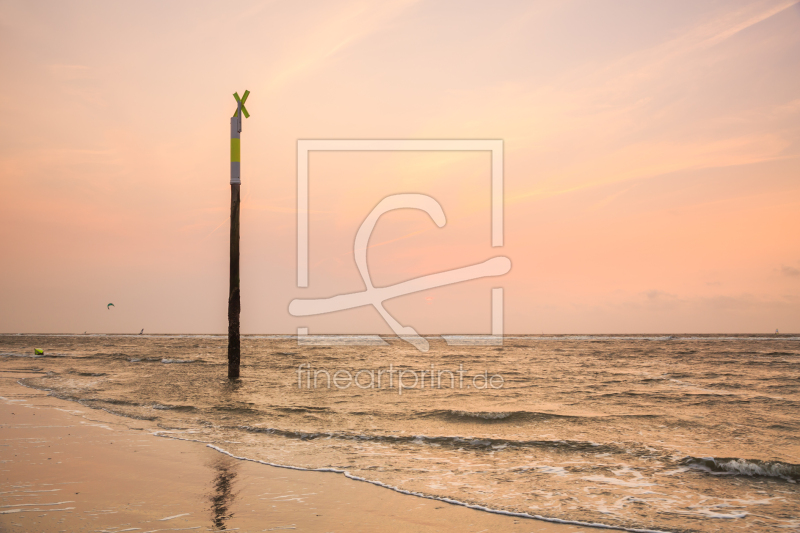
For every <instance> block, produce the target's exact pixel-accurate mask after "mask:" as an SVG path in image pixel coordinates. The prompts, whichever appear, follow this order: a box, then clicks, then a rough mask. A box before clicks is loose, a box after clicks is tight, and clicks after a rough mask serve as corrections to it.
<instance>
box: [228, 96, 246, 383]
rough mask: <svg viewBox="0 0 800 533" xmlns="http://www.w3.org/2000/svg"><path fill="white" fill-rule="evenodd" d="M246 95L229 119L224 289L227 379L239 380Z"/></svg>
mask: <svg viewBox="0 0 800 533" xmlns="http://www.w3.org/2000/svg"><path fill="white" fill-rule="evenodd" d="M249 94H250V91H245V92H244V95H243V96H242V98H241V100H240V99H239V94H238V93H233V97H234V98H236V112H235V113H234V114H233V117H231V241H230V264H231V270H230V278H229V280H228V281H229V289H228V378H229V379H234V378H238V377H239V363H240V361H241V356H242V349H241V339H240V337H239V314H240V313H241V310H242V301H241V293H240V291H239V207H240V203H241V194H240V190H239V189H240V187H241V186H242V179H241V167H240V163H241V149H240V141H241V138H240V135H241V133H242V114H244V116H245V117H249V116H250V114H249V113H248V112H247V109H245V107H244V102H245V100H247V97H248V95H249Z"/></svg>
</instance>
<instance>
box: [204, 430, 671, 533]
mask: <svg viewBox="0 0 800 533" xmlns="http://www.w3.org/2000/svg"><path fill="white" fill-rule="evenodd" d="M206 446H208V447H209V448H211V449H213V450H216V451H218V452H220V453H223V454H225V455H227V456H229V457H232V458H234V459H238V460H240V461H251V462H254V463H260V464H262V465H267V466H274V467H277V468H286V469H289V470H300V471H304V472H331V473H334V474H342V475H343V476H345V477H346V478H349V479H352V480H355V481H363V482H365V483H370V484H371V485H377V486H378V487H383V488H386V489H389V490H393V491H395V492H399V493H400V494H407V495H409V496H417V497H419V498H427V499H429V500H437V501H440V502H445V503H450V504H453V505H459V506H461V507H467V508H468V509H475V510H477V511H484V512H487V513H493V514H499V515H505V516H514V517H517V518H529V519H533V520H541V521H544V522H551V523H555V524H569V525H574V526H584V527H594V528H598V529H613V530H617V531H631V532H633V533H667V532H666V531H662V530H658V529H637V528H626V527H621V526H613V525H609V524H600V523H596V522H580V521H578V520H562V519H560V518H550V517H546V516H541V515H532V514H528V513H518V512H513V511H503V510H502V509H492V508H491V507H485V506H483V505H475V504H470V503H466V502H462V501H459V500H453V499H452V498H444V497H440V496H433V495H430V494H425V493H422V492H415V491H411V490H405V489H401V488H400V487H395V486H393V485H389V484H387V483H382V482H380V481H374V480H371V479H366V478H363V477H360V476H356V475H353V474H351V473H350V472H348V471H347V470H341V469H339V468H330V467H328V468H303V467H299V466H290V465H281V464H277V463H270V462H268V461H262V460H260V459H251V458H249V457H240V456H238V455H234V454H232V453H231V452H229V451H227V450H224V449H222V448H220V447H219V446H215V445H213V444H206Z"/></svg>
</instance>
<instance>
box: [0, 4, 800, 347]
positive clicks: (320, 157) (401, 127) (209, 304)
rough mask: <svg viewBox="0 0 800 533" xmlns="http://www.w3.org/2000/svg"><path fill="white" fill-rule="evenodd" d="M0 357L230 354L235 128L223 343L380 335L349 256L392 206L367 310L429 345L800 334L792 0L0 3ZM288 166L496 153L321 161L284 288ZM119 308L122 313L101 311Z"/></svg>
mask: <svg viewBox="0 0 800 533" xmlns="http://www.w3.org/2000/svg"><path fill="white" fill-rule="evenodd" d="M0 73H1V74H0V78H1V79H2V83H0V190H2V194H0V250H2V261H1V262H0V264H2V276H0V302H1V303H0V331H2V332H42V333H46V332H80V333H82V332H84V331H89V332H120V333H125V332H128V333H138V332H139V330H140V329H141V328H144V329H145V332H149V333H156V332H164V333H180V332H185V333H223V332H225V331H226V330H227V316H226V312H227V281H228V278H227V275H228V274H227V272H228V255H227V253H228V223H229V205H230V186H229V120H230V116H231V114H232V113H233V111H234V110H235V101H234V99H233V96H232V93H233V92H234V91H238V92H239V94H242V92H243V91H244V90H245V89H249V90H250V91H251V95H250V98H249V100H248V102H247V108H248V110H249V112H250V114H251V117H250V118H249V119H246V120H245V121H244V127H243V132H242V197H243V203H242V241H241V246H242V331H243V333H293V332H295V331H296V328H297V327H299V326H306V327H308V328H309V331H310V333H383V334H385V333H390V329H389V328H388V326H387V325H386V324H385V323H384V321H383V320H382V318H381V317H380V316H379V314H378V313H377V312H376V311H375V309H373V308H369V307H364V308H359V309H354V310H349V311H342V312H337V313H334V314H330V315H323V316H317V317H305V318H297V317H293V316H291V315H290V314H289V312H288V305H289V302H290V301H291V300H292V299H294V298H309V297H315V298H319V297H328V296H333V295H335V294H341V293H348V292H357V291H361V290H364V284H363V282H362V280H361V277H360V276H359V274H358V271H357V269H356V266H355V262H354V256H353V240H354V238H355V234H356V231H357V229H358V227H359V226H360V224H361V222H362V221H363V220H364V218H365V217H366V216H367V214H368V213H369V212H370V210H371V209H372V208H373V207H374V206H375V205H376V204H377V203H378V202H379V201H380V200H381V199H382V198H383V197H385V196H387V195H391V194H397V193H422V194H427V195H430V196H432V197H434V198H435V199H436V200H437V201H438V202H439V203H440V204H441V206H442V208H443V209H444V212H445V214H446V216H447V224H446V225H445V226H444V227H443V228H438V227H436V225H435V224H434V223H433V222H432V221H431V219H430V218H429V217H428V216H427V215H425V214H424V213H422V212H420V211H414V210H403V211H395V212H392V213H388V214H386V215H384V217H383V218H381V220H380V222H379V223H378V226H377V228H376V230H375V232H374V233H373V235H372V239H371V240H370V245H371V246H370V249H369V262H370V263H369V265H370V272H371V275H372V280H373V282H374V283H375V285H377V286H383V285H390V284H394V283H398V282H402V281H405V280H408V279H412V278H415V277H418V276H422V275H426V274H431V273H434V272H439V271H445V270H449V269H453V268H458V267H462V266H466V265H469V264H473V263H478V262H481V261H484V260H486V259H488V258H490V257H493V256H496V255H504V256H507V257H509V258H510V259H511V262H512V269H511V272H509V273H508V274H506V275H505V276H503V277H498V278H491V279H482V280H475V281H470V282H466V283H462V284H458V285H452V286H448V287H441V288H438V289H434V290H429V291H425V292H420V293H416V294H410V295H406V296H402V297H400V298H397V299H394V300H391V301H388V302H387V303H386V307H387V309H388V310H389V311H390V312H391V313H392V315H393V316H394V317H395V318H396V319H397V320H398V321H399V322H401V323H402V324H404V325H409V326H413V327H414V328H416V329H417V330H418V331H420V332H421V333H427V334H435V333H484V332H485V333H488V332H489V331H490V316H491V312H490V310H491V307H490V293H491V288H492V287H503V288H504V294H505V331H506V333H535V334H539V333H695V332H696V333H720V332H729V333H745V332H746V333H768V332H772V331H774V330H775V329H776V328H779V329H780V330H781V332H800V238H798V235H800V4H798V3H797V2H795V1H785V0H775V1H750V2H743V1H735V0H734V1H731V0H725V1H722V0H719V1H663V2H655V1H654V2H643V1H639V0H631V1H621V0H620V1H613V2H612V1H607V2H598V1H590V0H587V1H559V2H551V1H541V2H540V1H525V2H513V1H501V2H471V1H468V2H464V1H455V0H454V1H383V2H365V1H341V2H305V1H301V2H289V1H264V2H249V1H238V2H198V1H186V2H147V1H136V2H99V1H98V2H72V1H58V2H55V1H54V2H43V1H9V0H0ZM299 139H501V140H502V141H503V143H504V172H505V190H504V224H505V231H504V234H505V245H504V246H503V247H500V248H493V247H492V246H491V239H490V235H491V226H490V194H489V193H490V171H491V158H490V156H489V153H488V152H442V153H422V152H406V153H389V152H377V153H363V152H315V153H312V154H311V156H310V160H309V175H310V205H309V221H310V234H309V236H310V247H309V254H310V255H309V268H310V283H309V287H308V288H306V289H300V288H298V287H297V274H296V268H297V242H296V239H297V215H296V202H297V197H296V186H297V185H296V161H297V141H298V140H299ZM109 302H113V303H114V305H115V307H114V308H113V309H111V310H107V309H106V304H108V303H109Z"/></svg>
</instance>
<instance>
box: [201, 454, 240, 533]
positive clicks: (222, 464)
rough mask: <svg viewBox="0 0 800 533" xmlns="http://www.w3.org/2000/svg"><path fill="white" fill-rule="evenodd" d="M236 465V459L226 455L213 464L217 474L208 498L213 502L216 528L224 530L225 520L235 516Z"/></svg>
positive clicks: (212, 511) (212, 508)
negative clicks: (233, 508) (232, 508)
mask: <svg viewBox="0 0 800 533" xmlns="http://www.w3.org/2000/svg"><path fill="white" fill-rule="evenodd" d="M236 467H237V464H236V460H235V459H231V458H230V457H226V456H224V455H223V456H221V457H219V458H217V459H216V460H215V461H214V463H212V464H211V468H213V469H214V471H215V472H216V475H215V477H214V480H213V481H212V483H211V491H210V493H209V494H208V500H209V501H210V502H211V522H212V523H213V524H214V529H218V530H224V529H225V522H226V521H227V520H230V519H231V518H233V511H231V506H232V505H233V501H234V500H235V499H236V495H237V493H235V492H234V490H233V484H234V481H235V480H236Z"/></svg>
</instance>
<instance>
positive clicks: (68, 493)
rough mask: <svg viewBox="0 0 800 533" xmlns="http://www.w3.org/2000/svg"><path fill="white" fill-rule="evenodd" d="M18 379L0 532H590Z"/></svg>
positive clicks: (6, 424) (2, 442)
mask: <svg viewBox="0 0 800 533" xmlns="http://www.w3.org/2000/svg"><path fill="white" fill-rule="evenodd" d="M29 375H31V374H27V373H26V374H23V373H11V372H4V373H3V374H2V376H1V377H0V397H2V399H1V400H0V424H1V427H2V428H3V430H2V437H0V457H1V458H2V459H1V461H2V473H1V475H0V530H2V531H9V532H15V531H16V532H34V531H35V532H73V531H109V532H110V531H114V532H122V531H131V532H132V531H137V532H155V531H184V530H185V531H190V530H197V531H225V530H230V531H233V530H236V531H240V532H256V531H280V530H294V531H320V532H322V531H401V532H411V531H415V532H427V531H431V532H433V531H472V532H485V531H511V532H552V533H556V532H563V533H566V532H577V531H598V530H597V529H594V528H583V527H577V526H572V525H565V524H551V523H547V522H543V521H539V520H532V519H524V518H516V517H512V516H504V515H498V514H492V513H487V512H481V511H477V510H473V509H469V508H465V507H462V506H458V505H452V504H447V503H444V502H441V501H436V500H430V499H425V498H419V497H415V496H409V495H404V494H400V493H398V492H395V491H392V490H390V489H386V488H382V487H378V486H374V485H371V484H369V483H364V482H359V481H355V480H351V479H348V478H346V477H345V476H343V475H341V474H336V473H323V472H305V471H298V470H290V469H284V468H276V467H270V466H266V465H262V464H257V463H253V462H249V461H241V460H237V459H233V458H231V457H229V456H227V455H224V454H222V453H220V452H218V451H216V450H214V449H211V448H209V447H207V446H206V445H204V444H203V443H199V442H189V441H179V440H175V439H169V438H162V437H158V436H155V435H153V434H152V429H148V428H145V427H144V425H143V427H142V429H140V430H136V429H132V428H131V427H129V426H130V420H125V422H126V423H127V425H126V424H124V423H122V421H121V420H120V419H119V418H118V417H115V416H114V415H111V414H108V413H106V412H104V411H102V410H96V409H89V408H86V407H83V406H82V405H80V404H77V403H73V402H69V401H64V400H59V399H56V398H53V397H50V396H48V395H47V394H46V393H45V392H41V391H37V390H32V389H29V388H25V387H22V386H20V385H18V384H17V383H16V381H17V380H18V379H19V378H21V377H25V376H29ZM133 426H135V424H133Z"/></svg>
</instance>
